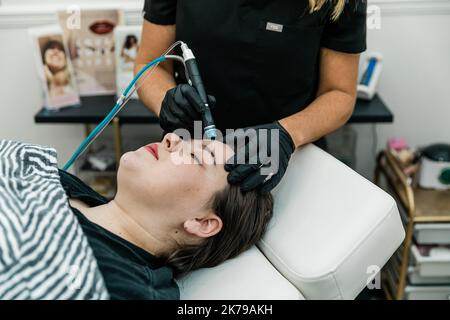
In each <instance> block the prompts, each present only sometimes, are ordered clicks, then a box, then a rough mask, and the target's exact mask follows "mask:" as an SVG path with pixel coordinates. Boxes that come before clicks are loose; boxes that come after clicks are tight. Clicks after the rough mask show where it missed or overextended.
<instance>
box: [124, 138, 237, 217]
mask: <svg viewBox="0 0 450 320" xmlns="http://www.w3.org/2000/svg"><path fill="white" fill-rule="evenodd" d="M232 155H233V151H232V149H231V148H230V147H228V146H227V145H226V144H223V143H221V142H219V141H211V140H191V141H183V140H181V138H180V137H178V136H177V135H175V134H167V135H166V136H165V137H164V139H163V140H162V141H161V142H160V143H155V144H150V145H147V146H144V147H142V148H140V149H138V150H136V151H133V152H128V153H126V154H124V155H123V156H122V158H121V161H120V167H119V171H118V192H117V196H120V197H121V198H124V197H127V198H128V199H132V201H136V202H138V203H137V204H138V205H140V206H142V207H149V208H152V209H156V210H158V211H167V212H170V213H173V214H174V215H176V216H178V218H179V219H178V220H179V221H182V220H184V219H186V218H189V216H190V215H192V214H194V215H195V214H196V213H198V212H202V210H205V208H207V207H208V205H209V201H210V200H211V198H212V196H213V195H214V194H215V193H216V192H217V191H220V190H223V189H224V188H225V187H226V185H227V172H226V171H225V170H224V164H225V163H226V160H227V159H229V158H230V157H231V156H232ZM174 218H175V217H174Z"/></svg>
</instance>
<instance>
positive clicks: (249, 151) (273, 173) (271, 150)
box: [225, 122, 295, 193]
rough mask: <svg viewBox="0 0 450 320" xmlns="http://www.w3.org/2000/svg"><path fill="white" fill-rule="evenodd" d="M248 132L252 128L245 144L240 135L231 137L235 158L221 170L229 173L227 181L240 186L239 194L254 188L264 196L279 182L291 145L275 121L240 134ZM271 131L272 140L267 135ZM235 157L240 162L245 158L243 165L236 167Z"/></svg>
mask: <svg viewBox="0 0 450 320" xmlns="http://www.w3.org/2000/svg"><path fill="white" fill-rule="evenodd" d="M249 129H255V131H252V132H254V133H255V134H254V135H252V136H251V137H250V139H248V138H247V140H248V141H246V142H244V140H243V139H242V135H238V134H235V135H234V136H235V141H238V147H237V148H236V150H235V151H236V153H235V155H234V156H233V157H232V158H231V159H230V160H229V161H228V162H227V164H226V165H225V170H227V171H228V172H229V174H228V182H229V183H230V184H236V183H240V184H241V190H242V191H243V192H246V191H249V190H252V189H258V190H260V192H262V193H267V192H269V191H271V190H272V189H273V188H275V186H276V185H277V184H278V183H279V182H280V181H281V178H282V177H283V175H284V173H285V172H286V169H287V166H288V163H289V159H290V158H291V155H292V153H293V152H294V150H295V145H294V142H293V141H292V138H291V136H290V135H289V133H288V132H287V131H286V130H285V129H284V128H283V127H282V126H281V125H280V124H279V123H278V122H274V123H269V124H265V125H261V126H256V127H249V128H245V129H244V132H247V133H249V131H248V130H249ZM273 130H278V132H279V134H278V137H279V138H278V139H277V140H274V141H272V139H274V138H272V134H271V133H272V131H273ZM239 136H240V138H239ZM275 137H276V136H275ZM228 138H229V137H227V139H228ZM227 142H229V140H227ZM239 142H241V146H239ZM256 146H258V147H256ZM233 149H234V148H233ZM277 153H278V154H277ZM243 154H245V158H243V156H242V155H243ZM239 157H240V159H241V160H242V159H245V163H242V164H239V163H238V162H239V161H238V160H239ZM240 162H242V161H240Z"/></svg>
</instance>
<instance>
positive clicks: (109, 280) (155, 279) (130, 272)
mask: <svg viewBox="0 0 450 320" xmlns="http://www.w3.org/2000/svg"><path fill="white" fill-rule="evenodd" d="M59 175H60V178H61V184H62V186H63V187H64V190H66V193H67V195H68V197H69V198H74V199H80V200H82V201H83V202H85V203H86V204H87V205H90V206H98V205H101V204H105V203H106V202H107V199H105V198H104V197H102V196H101V195H99V194H98V193H97V192H95V191H94V190H92V189H91V188H90V187H88V186H87V185H86V184H84V183H83V182H82V181H81V180H80V179H78V178H77V177H75V176H73V175H71V174H69V173H67V172H65V171H62V170H60V171H59ZM71 209H72V211H73V213H74V214H75V216H76V217H77V218H78V222H79V223H80V225H81V228H82V229H83V232H84V234H85V235H86V237H87V239H88V242H89V245H90V246H91V248H92V251H93V252H94V256H95V258H96V260H97V264H98V267H99V269H100V272H101V274H102V276H103V279H104V280H105V284H106V288H107V289H108V292H109V295H110V298H111V299H133V300H144V299H145V300H147V299H148V300H163V299H169V300H178V299H179V298H180V292H179V289H178V286H177V284H176V283H175V281H174V278H173V272H172V270H171V269H170V268H169V267H167V266H165V265H164V264H163V262H162V261H160V259H158V258H157V257H155V256H153V255H152V254H150V253H148V252H147V251H145V250H143V249H141V248H139V247H137V246H135V245H134V244H132V243H130V242H128V241H126V240H125V239H122V238H121V237H119V236H117V235H115V234H113V233H111V232H110V231H108V230H106V229H104V228H102V227H101V226H99V225H97V224H95V223H93V222H91V221H90V220H88V219H87V218H86V217H85V216H84V215H83V214H82V213H81V212H80V211H79V210H77V209H76V208H73V207H71Z"/></svg>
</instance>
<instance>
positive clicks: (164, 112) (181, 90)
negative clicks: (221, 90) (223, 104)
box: [159, 84, 216, 132]
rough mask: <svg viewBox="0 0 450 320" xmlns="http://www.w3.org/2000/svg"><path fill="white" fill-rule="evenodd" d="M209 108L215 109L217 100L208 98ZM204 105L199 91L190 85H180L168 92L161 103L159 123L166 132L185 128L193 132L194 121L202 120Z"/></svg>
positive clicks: (211, 97)
mask: <svg viewBox="0 0 450 320" xmlns="http://www.w3.org/2000/svg"><path fill="white" fill-rule="evenodd" d="M208 100H209V101H208V102H209V107H210V108H211V109H213V108H214V106H215V103H216V99H215V98H214V97H213V96H208ZM203 108H204V103H203V102H202V100H201V99H200V96H199V94H198V92H197V90H196V89H195V88H194V87H192V86H190V85H188V84H179V85H177V86H176V87H174V88H172V89H170V90H168V91H167V92H166V95H165V97H164V99H163V101H162V103H161V111H160V113H159V123H160V125H161V128H163V130H164V131H166V132H172V131H174V130H175V129H178V128H184V129H187V130H189V131H191V132H192V130H193V128H194V121H196V120H198V121H200V120H202V111H203Z"/></svg>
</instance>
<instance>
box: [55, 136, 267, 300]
mask: <svg viewBox="0 0 450 320" xmlns="http://www.w3.org/2000/svg"><path fill="white" fill-rule="evenodd" d="M232 153H233V151H232V149H231V148H229V147H228V146H227V145H225V144H223V143H221V142H218V141H210V140H203V141H201V140H193V141H190V142H187V141H183V140H182V139H181V138H180V137H178V136H177V135H175V134H167V135H166V136H165V137H164V138H163V140H162V142H161V143H158V144H151V145H148V146H146V147H142V148H140V149H138V150H136V151H134V152H128V153H126V154H124V155H123V156H122V158H121V162H120V166H119V170H118V173H117V185H118V188H117V194H116V196H115V198H114V199H113V200H112V201H110V202H107V200H106V199H105V198H103V197H102V196H100V195H99V194H97V193H96V192H94V191H93V190H92V189H90V188H89V187H88V186H86V185H85V184H84V183H82V182H81V181H80V180H79V179H78V178H76V177H74V176H73V175H70V174H68V173H66V172H64V171H60V176H61V183H62V185H63V187H64V189H65V190H66V193H67V194H68V196H69V198H70V205H71V208H72V211H73V212H74V213H75V215H76V217H77V218H78V220H79V222H80V224H81V226H82V229H83V232H84V233H85V235H86V236H87V238H88V241H89V244H90V246H91V247H92V249H93V252H94V255H95V257H96V259H97V263H98V266H99V269H100V271H101V273H102V275H103V278H104V280H105V284H106V287H107V289H108V292H109V294H110V297H111V298H112V299H178V298H179V290H178V287H177V285H176V283H175V282H174V276H177V275H181V274H185V273H188V272H190V271H192V270H195V269H198V268H202V267H213V266H216V265H218V264H220V263H222V262H223V261H225V260H226V259H229V258H232V257H235V256H236V255H238V254H240V253H241V252H243V251H245V250H246V249H249V248H250V247H251V246H252V245H254V244H255V243H256V242H257V241H258V240H259V239H260V238H261V237H262V235H263V233H264V231H265V229H266V226H267V224H268V222H269V220H270V218H271V215H272V209H273V202H272V197H271V195H270V194H260V193H258V192H257V191H251V192H247V193H241V191H240V187H239V185H234V186H231V185H229V184H228V183H227V173H226V171H225V170H224V163H225V161H226V160H227V159H228V158H230V157H231V156H232Z"/></svg>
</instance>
